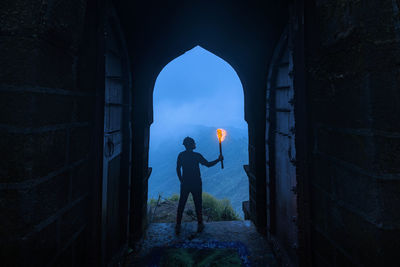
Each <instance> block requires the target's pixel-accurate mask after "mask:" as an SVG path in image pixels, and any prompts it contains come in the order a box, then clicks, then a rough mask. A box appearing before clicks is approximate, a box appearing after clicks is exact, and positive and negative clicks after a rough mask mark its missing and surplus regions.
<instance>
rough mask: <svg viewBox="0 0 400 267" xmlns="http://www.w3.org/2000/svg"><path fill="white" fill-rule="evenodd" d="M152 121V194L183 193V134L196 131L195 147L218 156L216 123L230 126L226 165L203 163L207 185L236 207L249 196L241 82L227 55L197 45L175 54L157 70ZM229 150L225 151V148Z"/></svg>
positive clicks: (207, 188)
mask: <svg viewBox="0 0 400 267" xmlns="http://www.w3.org/2000/svg"><path fill="white" fill-rule="evenodd" d="M153 101H154V102H153V103H154V104H153V107H154V123H153V124H152V126H151V129H150V159H149V161H150V166H151V167H153V173H152V175H151V177H150V180H149V197H153V198H156V197H157V196H158V194H159V193H161V194H162V195H163V196H164V197H167V196H169V195H171V194H173V193H179V181H178V178H177V177H176V174H175V164H176V157H177V153H179V152H180V151H182V150H183V149H184V147H183V146H182V139H183V138H184V137H185V136H188V135H189V136H192V137H194V138H195V140H196V143H197V149H196V151H198V152H200V153H202V154H203V155H204V156H205V157H206V158H207V159H208V160H214V159H215V158H216V157H217V156H218V142H217V138H216V136H215V129H216V128H221V127H222V128H226V129H227V130H228V137H227V140H226V142H224V143H223V148H224V156H225V165H226V166H225V169H224V170H221V168H220V167H219V165H218V166H215V167H212V168H210V169H204V168H202V179H203V190H204V191H205V192H209V193H211V194H213V195H215V196H216V197H218V198H228V199H231V202H232V204H233V206H234V207H235V209H236V210H237V211H238V213H240V214H242V213H241V201H244V200H248V182H247V178H246V177H245V173H244V171H243V167H242V165H243V164H247V162H248V152H247V143H248V141H247V123H246V122H245V120H244V98H243V88H242V84H241V82H240V79H239V77H238V75H237V74H236V72H235V70H234V69H233V68H232V67H231V66H230V65H229V64H228V63H227V62H226V61H224V60H223V59H221V58H219V57H217V56H215V55H214V54H212V53H210V52H208V51H207V50H205V49H203V48H201V47H199V46H197V47H195V48H193V49H192V50H190V51H188V52H186V53H185V54H183V55H182V56H180V57H178V58H176V59H174V60H173V61H171V62H170V63H169V64H168V65H166V66H165V67H164V69H163V70H162V71H161V73H160V74H159V76H158V78H157V80H156V83H155V87H154V93H153ZM225 151H226V153H225Z"/></svg>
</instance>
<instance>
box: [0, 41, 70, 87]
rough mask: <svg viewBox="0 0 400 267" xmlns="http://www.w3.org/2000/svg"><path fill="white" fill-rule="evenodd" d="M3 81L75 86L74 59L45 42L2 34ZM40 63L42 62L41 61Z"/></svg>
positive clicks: (0, 49) (0, 53) (18, 83)
mask: <svg viewBox="0 0 400 267" xmlns="http://www.w3.org/2000/svg"><path fill="white" fill-rule="evenodd" d="M0 58H1V59H2V64H1V65H0V80H1V81H2V83H5V84H11V85H23V86H26V85H35V86H42V87H50V88H62V89H67V90H71V89H74V88H75V85H76V84H75V83H76V81H75V79H76V77H75V74H74V58H73V56H72V55H71V54H70V53H69V52H67V51H65V50H63V49H60V48H58V47H55V46H53V45H50V44H48V43H47V42H46V41H44V40H41V39H37V38H31V37H19V36H18V37H17V36H2V37H0ZM39 62H40V64H38V63H39Z"/></svg>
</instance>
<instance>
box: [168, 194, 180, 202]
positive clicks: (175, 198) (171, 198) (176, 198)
mask: <svg viewBox="0 0 400 267" xmlns="http://www.w3.org/2000/svg"><path fill="white" fill-rule="evenodd" d="M168 200H171V201H178V200H179V195H178V194H173V195H172V196H170V197H169V198H168Z"/></svg>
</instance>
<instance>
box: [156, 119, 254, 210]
mask: <svg viewBox="0 0 400 267" xmlns="http://www.w3.org/2000/svg"><path fill="white" fill-rule="evenodd" d="M222 128H223V129H225V130H226V131H227V136H226V138H225V140H224V142H223V143H222V152H223V155H224V169H221V165H220V163H218V164H217V165H215V166H213V167H211V168H207V167H205V166H202V165H200V171H201V176H202V181H203V192H207V193H210V194H211V195H213V196H215V197H216V198H219V199H223V198H227V199H229V200H230V201H231V203H232V206H233V208H234V209H235V211H236V212H237V213H238V214H239V215H240V216H242V217H243V212H242V202H243V201H246V200H248V199H249V197H248V194H249V185H248V179H247V176H246V174H245V172H244V170H243V165H244V164H247V163H248V137H247V135H248V133H247V129H240V128H235V127H229V126H228V127H222ZM151 130H153V128H152V129H151ZM154 130H155V132H154V133H152V138H153V139H152V140H150V141H151V145H150V158H149V162H150V166H151V167H152V168H153V172H152V174H151V177H150V179H149V198H158V195H159V194H161V195H162V196H163V197H169V196H171V195H172V194H174V193H178V194H179V189H180V188H179V186H180V183H179V179H178V177H177V175H176V159H177V156H178V154H179V153H180V152H181V151H184V150H185V147H184V146H183V145H182V142H183V138H185V137H186V136H190V137H192V138H193V139H194V140H195V141H196V146H197V148H196V149H195V151H196V152H199V153H201V154H202V155H203V156H204V157H205V158H206V159H207V160H208V161H212V160H215V159H216V158H218V155H219V146H218V138H217V135H216V130H217V128H216V127H210V126H202V125H181V126H180V127H177V128H175V129H172V128H170V129H166V130H165V131H163V129H161V127H160V128H159V129H154Z"/></svg>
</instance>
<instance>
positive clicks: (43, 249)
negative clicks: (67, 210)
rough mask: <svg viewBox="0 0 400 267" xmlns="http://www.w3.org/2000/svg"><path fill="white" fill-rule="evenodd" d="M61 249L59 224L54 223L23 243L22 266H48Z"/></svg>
mask: <svg viewBox="0 0 400 267" xmlns="http://www.w3.org/2000/svg"><path fill="white" fill-rule="evenodd" d="M59 247H60V244H59V242H58V227H57V222H53V223H51V224H49V225H48V226H46V227H45V228H44V229H43V230H41V231H40V232H38V233H35V234H33V235H32V236H31V237H29V239H28V240H26V241H25V242H23V244H22V250H21V255H20V257H21V261H22V262H21V263H22V264H21V266H46V265H48V264H49V263H50V262H51V261H52V260H53V259H54V258H55V256H56V255H57V252H58V249H59Z"/></svg>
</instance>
